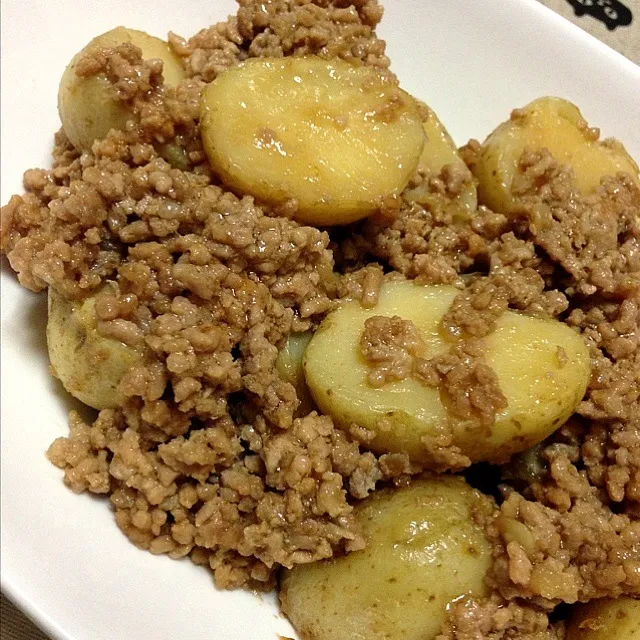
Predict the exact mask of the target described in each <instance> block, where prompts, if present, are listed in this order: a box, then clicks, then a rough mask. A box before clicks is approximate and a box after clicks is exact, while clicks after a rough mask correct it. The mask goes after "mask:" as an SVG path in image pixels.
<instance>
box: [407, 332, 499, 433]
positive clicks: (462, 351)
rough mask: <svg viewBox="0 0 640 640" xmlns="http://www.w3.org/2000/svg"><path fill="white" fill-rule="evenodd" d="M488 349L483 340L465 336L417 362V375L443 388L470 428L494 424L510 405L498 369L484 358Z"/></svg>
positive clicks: (450, 406)
mask: <svg viewBox="0 0 640 640" xmlns="http://www.w3.org/2000/svg"><path fill="white" fill-rule="evenodd" d="M485 349H486V347H485V344H484V343H483V342H482V341H481V340H476V339H472V340H461V341H459V342H458V343H456V344H454V345H453V346H452V347H451V348H450V349H449V351H448V352H447V353H445V354H442V355H439V356H435V357H433V358H430V359H425V358H418V359H417V360H416V363H415V377H416V378H417V379H418V380H420V381H421V382H423V383H424V384H426V385H428V386H432V387H438V388H440V391H441V397H442V400H443V404H444V405H445V406H446V407H447V409H448V410H449V412H450V413H451V414H452V415H453V416H455V417H457V418H459V419H460V420H462V421H463V422H464V429H465V430H466V431H469V430H474V429H477V428H479V429H487V428H489V427H491V425H492V424H493V423H494V422H495V419H496V415H497V414H498V412H499V411H501V410H503V409H505V408H506V407H507V399H506V398H505V396H504V394H503V393H502V391H501V390H500V385H499V383H498V378H497V376H496V373H495V371H494V370H493V369H492V368H491V367H490V366H489V365H488V364H487V363H486V361H485V359H484V352H485Z"/></svg>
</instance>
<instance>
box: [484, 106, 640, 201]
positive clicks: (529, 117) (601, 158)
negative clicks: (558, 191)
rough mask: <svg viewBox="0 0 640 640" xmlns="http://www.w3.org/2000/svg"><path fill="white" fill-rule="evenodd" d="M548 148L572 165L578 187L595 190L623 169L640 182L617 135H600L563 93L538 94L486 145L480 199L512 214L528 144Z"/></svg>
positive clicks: (497, 131) (497, 130) (634, 166)
mask: <svg viewBox="0 0 640 640" xmlns="http://www.w3.org/2000/svg"><path fill="white" fill-rule="evenodd" d="M543 148H546V149H548V150H549V151H550V152H551V153H552V155H553V156H554V157H555V158H556V160H558V161H559V162H561V163H563V164H569V165H571V167H572V169H573V173H574V183H575V185H576V187H577V188H578V189H579V190H580V191H581V192H582V193H583V194H585V195H588V194H590V193H593V192H594V191H595V190H596V188H597V187H598V185H599V184H600V181H601V179H602V178H603V177H604V176H608V175H615V174H617V173H618V172H620V171H622V172H625V173H628V174H630V175H631V176H632V178H634V179H635V181H636V182H638V183H640V175H639V174H638V165H637V164H636V163H635V162H634V161H633V159H632V158H631V157H630V156H629V154H628V153H627V151H626V150H625V148H624V147H623V146H622V144H620V143H619V142H617V141H615V140H605V141H599V140H598V131H597V130H596V129H591V128H590V127H589V125H588V124H587V122H586V121H585V119H584V118H583V117H582V114H581V113H580V111H579V109H578V107H576V106H575V105H574V104H572V103H571V102H569V101H567V100H562V99H561V98H552V97H546V98H539V99H538V100H534V101H533V102H531V103H530V104H528V105H527V106H526V107H524V108H522V109H517V110H515V111H514V112H513V113H512V114H511V118H510V119H509V120H508V121H507V122H503V123H502V124H501V125H500V126H499V127H498V128H497V129H496V130H495V131H493V133H491V134H490V135H489V137H488V138H487V139H486V140H485V142H484V144H483V145H482V149H481V152H480V154H479V156H478V158H477V160H476V162H475V164H474V166H473V167H472V171H473V173H474V175H475V176H476V178H477V179H478V182H479V184H478V197H479V200H480V203H481V204H484V205H486V206H488V207H489V208H491V209H493V210H494V211H500V212H503V213H510V212H512V211H513V210H514V209H515V208H517V199H515V198H514V195H513V193H512V191H511V187H512V183H513V179H514V176H515V175H516V174H517V172H518V161H519V159H520V156H521V155H522V153H523V152H524V150H525V149H531V150H534V151H536V150H540V149H543Z"/></svg>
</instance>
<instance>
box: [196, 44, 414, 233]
mask: <svg viewBox="0 0 640 640" xmlns="http://www.w3.org/2000/svg"><path fill="white" fill-rule="evenodd" d="M201 131H202V139H203V142H204V147H205V150H206V152H207V155H208V157H209V160H210V162H211V164H212V166H213V168H214V169H215V170H216V172H217V173H218V174H219V175H220V176H221V178H222V179H223V181H224V182H225V183H226V184H227V185H228V186H230V187H231V188H232V189H235V190H236V191H238V192H239V193H243V194H250V195H252V196H254V197H256V198H258V199H259V200H261V201H263V202H266V203H267V204H270V205H273V206H284V205H287V206H286V207H285V208H284V211H289V207H290V214H291V215H292V216H293V217H294V218H295V219H297V220H300V221H301V222H305V223H309V224H314V225H316V226H326V225H337V224H347V223H349V222H353V221H355V220H358V219H361V218H364V217H366V216H368V215H370V214H371V213H373V212H374V211H376V210H377V209H378V208H379V207H380V205H381V204H382V202H383V200H384V199H385V198H388V197H393V196H396V195H398V194H399V193H400V192H401V191H402V190H403V189H404V187H405V186H406V184H407V182H408V181H409V179H410V177H411V175H412V174H413V173H414V171H415V169H416V167H417V164H418V158H419V157H420V152H421V151H422V147H423V144H424V133H423V130H422V124H421V119H420V114H419V111H418V107H417V105H416V103H415V101H414V100H413V98H411V97H410V96H408V95H407V94H406V93H404V92H402V91H400V90H399V89H398V87H397V85H396V83H395V81H394V80H392V79H391V78H390V77H388V76H382V75H380V74H379V73H378V72H377V71H375V70H374V69H372V68H370V67H365V66H361V67H356V66H353V65H350V64H348V63H347V62H344V61H342V60H339V59H335V60H330V61H328V60H324V59H321V58H318V57H315V56H308V57H288V58H281V59H269V58H262V59H252V60H247V61H245V62H243V63H242V64H240V65H238V66H235V67H232V68H230V69H228V70H227V71H225V72H224V73H223V74H221V75H219V76H218V77H217V78H216V79H215V80H214V81H213V82H212V83H211V84H210V85H209V86H208V87H207V88H206V89H205V90H204V92H203V94H202V107H201Z"/></svg>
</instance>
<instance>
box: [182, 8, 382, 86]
mask: <svg viewBox="0 0 640 640" xmlns="http://www.w3.org/2000/svg"><path fill="white" fill-rule="evenodd" d="M239 4H240V8H239V10H238V15H237V16H233V17H230V18H229V19H228V20H227V21H226V22H223V23H220V24H216V25H214V26H212V27H209V28H208V29H203V30H202V31H200V32H199V33H198V34H196V35H195V36H194V37H193V38H191V39H189V40H188V41H185V40H184V39H182V38H179V37H178V36H176V35H175V34H172V36H171V37H170V43H171V45H172V46H173V49H174V51H175V52H176V53H177V54H178V55H180V56H182V57H183V58H184V62H185V68H186V71H187V74H188V75H190V76H191V77H194V78H198V79H202V80H204V81H205V82H211V80H213V79H215V77H216V76H217V75H218V74H219V73H220V72H221V71H224V70H225V69H227V68H228V67H229V66H232V65H234V64H237V63H238V62H241V61H242V60H245V59H246V58H248V57H259V58H263V57H268V58H281V57H282V56H290V55H297V56H304V55H311V54H313V55H317V56H321V57H324V58H343V59H345V60H348V61H354V60H355V61H362V62H363V63H365V64H369V65H372V66H375V67H378V68H380V69H386V68H387V67H388V66H389V59H388V58H387V57H386V56H385V43H384V41H383V40H380V39H378V38H377V37H376V35H375V32H374V29H375V26H376V25H377V24H378V22H380V19H381V18H382V7H380V5H378V3H377V2H376V0H353V1H349V2H345V1H343V0H315V2H308V1H306V0H267V1H266V2H265V1H263V0H240V1H239Z"/></svg>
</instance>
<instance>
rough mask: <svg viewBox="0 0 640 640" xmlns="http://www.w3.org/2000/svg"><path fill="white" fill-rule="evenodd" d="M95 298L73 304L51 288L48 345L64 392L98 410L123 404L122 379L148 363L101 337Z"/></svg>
mask: <svg viewBox="0 0 640 640" xmlns="http://www.w3.org/2000/svg"><path fill="white" fill-rule="evenodd" d="M94 307H95V297H90V298H87V299H86V300H85V301H84V302H70V301H69V300H66V299H65V298H64V297H63V296H62V295H61V294H60V293H58V292H57V291H56V290H55V289H53V288H52V287H50V288H49V317H48V321H47V345H48V347H49V360H50V361H51V365H52V367H53V370H54V373H55V375H56V377H57V378H59V379H60V381H61V382H62V384H63V386H64V388H65V389H66V390H67V391H68V392H69V393H70V394H71V395H72V396H74V397H76V398H78V400H80V401H81V402H84V403H85V404H87V405H89V406H90V407H93V408H94V409H113V408H116V407H118V406H121V404H122V398H121V396H120V393H119V392H118V385H119V383H120V380H121V379H122V376H123V375H124V374H125V373H127V372H128V371H129V370H130V369H132V368H134V367H136V366H139V365H141V364H142V362H143V360H144V356H143V354H142V353H141V352H139V351H137V350H136V349H134V348H133V347H130V346H128V345H126V344H124V343H122V342H119V341H117V340H113V339H110V338H104V337H103V336H101V335H100V334H99V333H98V330H97V327H96V318H95V314H94Z"/></svg>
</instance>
